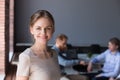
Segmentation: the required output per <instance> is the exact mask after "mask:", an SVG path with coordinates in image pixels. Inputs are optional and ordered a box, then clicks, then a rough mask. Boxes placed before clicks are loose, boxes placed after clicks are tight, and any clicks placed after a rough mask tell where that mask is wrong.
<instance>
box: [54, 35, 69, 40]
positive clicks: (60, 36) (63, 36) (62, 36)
mask: <svg viewBox="0 0 120 80" xmlns="http://www.w3.org/2000/svg"><path fill="white" fill-rule="evenodd" d="M56 39H59V40H61V41H63V40H64V39H66V40H68V37H67V36H66V35H65V34H59V35H58V36H57V38H56Z"/></svg>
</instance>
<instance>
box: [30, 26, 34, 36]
mask: <svg viewBox="0 0 120 80" xmlns="http://www.w3.org/2000/svg"><path fill="white" fill-rule="evenodd" d="M30 33H31V34H33V27H31V26H30Z"/></svg>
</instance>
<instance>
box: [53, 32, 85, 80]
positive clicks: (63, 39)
mask: <svg viewBox="0 0 120 80" xmlns="http://www.w3.org/2000/svg"><path fill="white" fill-rule="evenodd" d="M67 40H68V37H67V36H66V35H64V34H60V35H58V36H57V38H56V43H55V45H54V46H53V47H52V49H54V50H55V51H56V52H57V53H58V63H59V64H60V66H61V67H62V68H64V67H67V66H73V65H75V64H84V61H79V60H69V59H67V58H66V57H65V56H64V55H62V52H63V51H65V50H67V48H71V46H70V45H69V46H68V47H67ZM67 77H68V78H69V79H70V80H73V79H75V77H77V78H79V80H81V79H82V80H86V77H85V76H81V75H74V76H72V77H71V76H67Z"/></svg>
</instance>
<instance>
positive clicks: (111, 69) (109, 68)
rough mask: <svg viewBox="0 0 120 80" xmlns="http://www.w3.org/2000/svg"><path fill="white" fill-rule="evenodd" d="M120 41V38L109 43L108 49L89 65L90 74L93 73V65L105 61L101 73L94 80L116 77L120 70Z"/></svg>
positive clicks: (106, 79) (107, 79)
mask: <svg viewBox="0 0 120 80" xmlns="http://www.w3.org/2000/svg"><path fill="white" fill-rule="evenodd" d="M119 47H120V41H119V39H118V38H112V39H110V41H109V42H108V49H107V50H106V51H105V52H103V53H102V54H100V55H98V56H97V57H95V58H93V59H92V60H91V61H90V62H89V64H88V68H87V70H88V72H91V71H92V64H93V63H98V62H100V61H102V60H104V66H103V68H102V71H101V73H99V74H98V75H96V76H95V77H94V80H109V79H111V77H112V78H114V77H116V76H117V75H118V73H119V70H120V52H119V50H118V49H119Z"/></svg>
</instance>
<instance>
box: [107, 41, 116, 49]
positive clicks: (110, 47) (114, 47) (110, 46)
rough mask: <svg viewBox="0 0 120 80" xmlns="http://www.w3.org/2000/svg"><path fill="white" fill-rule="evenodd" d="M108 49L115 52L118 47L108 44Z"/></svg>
mask: <svg viewBox="0 0 120 80" xmlns="http://www.w3.org/2000/svg"><path fill="white" fill-rule="evenodd" d="M108 48H109V49H110V50H111V51H115V50H117V49H118V46H117V45H115V44H112V43H111V42H109V43H108Z"/></svg>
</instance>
